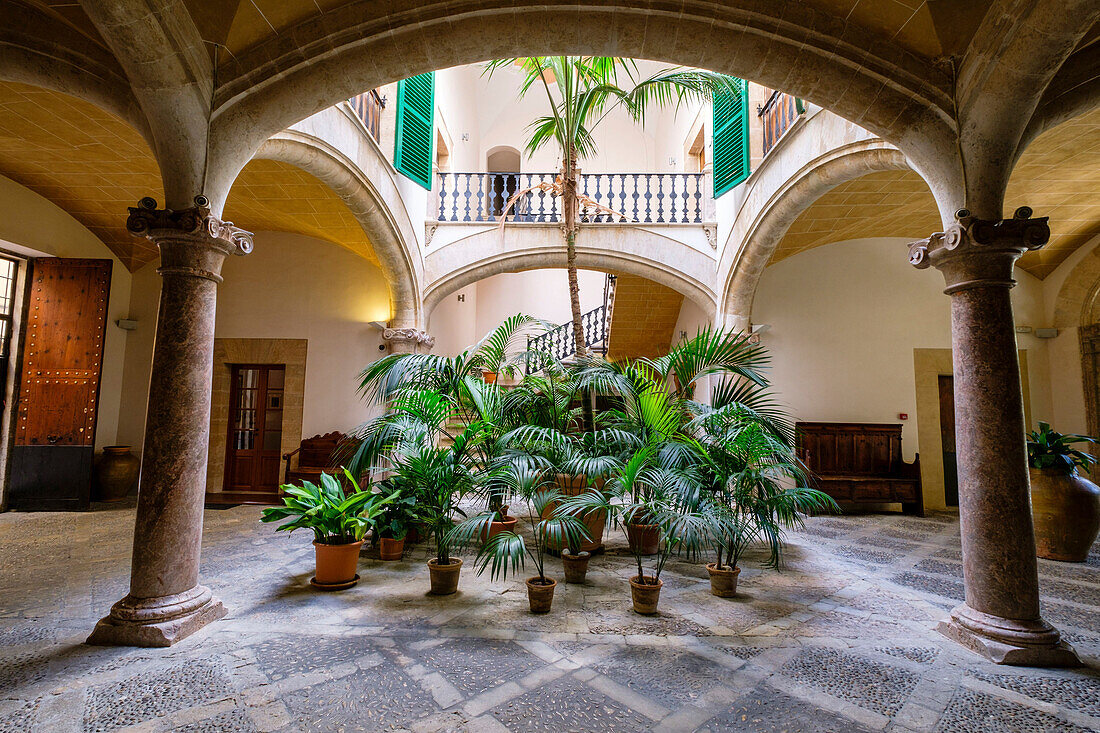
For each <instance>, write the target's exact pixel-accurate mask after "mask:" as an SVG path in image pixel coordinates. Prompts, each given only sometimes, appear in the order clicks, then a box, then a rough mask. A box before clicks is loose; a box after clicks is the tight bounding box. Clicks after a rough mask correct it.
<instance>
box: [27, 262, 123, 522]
mask: <svg viewBox="0 0 1100 733" xmlns="http://www.w3.org/2000/svg"><path fill="white" fill-rule="evenodd" d="M110 288H111V261H110V260H91V259H62V258H52V257H51V258H42V259H36V260H32V261H31V267H30V276H29V281H28V287H27V292H28V295H27V305H26V311H25V312H26V335H25V337H24V346H23V364H22V370H21V376H20V382H19V396H18V402H17V404H16V409H15V445H14V446H13V448H12V471H11V490H10V494H9V496H10V502H9V505H10V506H11V508H13V509H68V510H71V509H83V508H87V506H88V503H89V499H90V495H91V480H92V457H93V454H94V451H95V428H96V413H97V409H96V408H97V406H98V402H99V380H100V374H101V372H102V368H103V339H104V335H105V333H104V332H105V329H106V323H107V300H108V297H109V295H110Z"/></svg>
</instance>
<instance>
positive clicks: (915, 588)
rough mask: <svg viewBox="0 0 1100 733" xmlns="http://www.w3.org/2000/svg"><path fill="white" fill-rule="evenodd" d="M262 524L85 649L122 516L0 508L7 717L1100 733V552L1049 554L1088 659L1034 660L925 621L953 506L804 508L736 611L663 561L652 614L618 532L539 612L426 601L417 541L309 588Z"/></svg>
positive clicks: (295, 541) (468, 595) (126, 514)
mask: <svg viewBox="0 0 1100 733" xmlns="http://www.w3.org/2000/svg"><path fill="white" fill-rule="evenodd" d="M258 516H259V509H258V508H256V507H235V508H231V509H225V510H210V511H207V513H206V528H205V536H204V541H205V544H204V551H203V566H202V567H203V579H204V582H205V583H207V584H208V585H210V586H211V587H212V588H213V589H214V590H215V592H216V594H217V595H218V596H220V597H221V598H222V600H223V601H224V602H225V604H226V606H227V607H228V608H229V609H230V612H229V616H228V617H226V618H225V619H224V620H223V621H221V622H218V623H217V624H215V625H213V626H211V627H209V628H207V629H205V630H203V631H201V632H199V633H198V634H196V635H195V636H192V637H191V638H189V639H187V640H185V641H183V642H182V643H180V644H178V645H177V646H175V647H172V648H170V649H160V650H153V649H123V648H97V647H88V646H85V645H84V644H83V643H82V642H83V640H84V638H85V637H86V636H87V634H88V632H89V631H90V630H91V628H92V626H93V625H94V623H95V621H96V620H97V619H98V618H99V617H100V616H102V615H103V614H104V613H105V612H106V610H107V609H108V608H109V606H110V605H111V603H113V602H114V601H115V600H117V599H118V598H120V597H121V596H122V595H123V593H124V592H125V590H126V586H127V570H128V566H129V550H130V548H129V537H130V533H131V531H132V522H133V510H132V508H130V507H113V508H109V509H104V510H100V511H94V512H90V513H84V514H5V515H0V567H2V568H3V574H2V576H0V731H4V732H5V733H6V732H8V731H12V732H16V731H49V732H50V733H54V732H55V731H57V732H66V731H116V730H129V731H143V732H152V731H325V732H326V733H331V732H333V731H357V730H368V731H369V730H409V731H415V732H417V733H428V732H430V731H441V730H446V731H477V732H479V733H480V732H482V731H486V732H489V733H492V732H493V731H506V730H511V731H552V732H553V733H564V731H640V730H659V731H681V730H683V731H688V730H699V731H725V730H738V731H742V730H744V731H776V732H778V731H786V732H788V733H795V732H798V731H804V732H810V731H814V732H817V731H823V732H828V731H837V732H840V731H875V730H891V731H926V730H927V731H982V732H983V733H988V732H995V731H1086V730H1100V671H1097V670H1100V613H1097V608H1098V607H1100V548H1098V549H1096V550H1094V553H1093V555H1092V556H1091V557H1090V559H1089V561H1088V562H1087V563H1085V564H1081V565H1069V564H1061V563H1053V562H1047V561H1040V573H1041V583H1042V589H1043V601H1044V613H1045V615H1046V617H1047V618H1048V619H1050V620H1051V621H1053V622H1055V623H1057V624H1059V625H1060V627H1061V628H1062V629H1063V631H1064V632H1065V635H1066V637H1067V638H1069V639H1070V640H1071V641H1072V643H1073V644H1074V645H1075V646H1076V648H1077V649H1078V651H1079V652H1080V653H1081V655H1082V656H1083V657H1084V658H1085V659H1086V661H1087V663H1088V665H1089V667H1087V668H1085V669H1080V670H1072V671H1067V670H1028V669H1016V668H1007V667H998V666H996V665H992V664H989V663H987V662H985V661H984V660H982V659H980V658H979V657H977V656H975V655H974V654H972V653H970V652H968V651H966V650H964V649H962V648H961V647H959V646H956V645H955V644H953V643H951V642H949V641H948V640H946V639H945V638H943V637H941V636H939V635H938V634H936V633H935V632H934V631H933V630H932V629H933V628H934V626H935V624H936V622H937V621H938V620H940V619H942V618H945V617H946V616H947V613H948V611H949V609H950V608H951V607H952V606H953V605H954V604H956V603H957V602H958V601H959V600H960V599H961V598H962V570H961V564H960V554H959V530H958V522H957V521H956V520H954V519H953V518H951V517H949V516H939V517H930V518H927V519H916V518H910V517H900V516H892V515H878V516H851V517H817V518H812V519H810V520H809V521H808V523H807V526H806V528H805V529H804V530H803V531H800V532H797V533H793V534H792V535H791V546H790V548H789V551H788V553H787V556H786V561H787V566H786V569H785V570H784V571H783V572H781V573H778V572H775V571H769V570H762V569H761V568H760V560H761V559H762V555H761V554H760V553H754V554H752V555H751V556H750V557H749V558H748V559H747V560H746V562H744V563H743V566H744V571H743V572H742V574H741V580H740V589H741V594H740V596H739V597H737V598H734V599H720V598H716V597H714V596H711V595H710V594H709V592H708V585H707V581H706V571H705V569H704V568H702V566H701V565H692V564H687V563H679V562H676V563H670V566H669V567H668V568H667V569H666V571H665V574H664V575H663V576H662V577H663V578H664V580H665V586H664V589H663V590H662V594H661V601H660V608H661V613H660V615H659V616H657V617H654V618H646V617H642V616H637V615H635V614H634V613H633V612H632V611H631V610H630V600H629V590H628V587H627V582H626V578H627V576H628V575H630V568H631V559H630V557H629V556H628V555H626V553H625V548H624V544H625V543H624V541H623V540H622V539H621V538H620V537H618V536H615V537H613V541H612V542H611V543H609V550H608V552H607V553H606V554H605V555H602V556H599V557H597V558H595V559H594V560H593V561H592V566H591V569H590V571H589V578H588V583H587V584H585V585H580V586H576V585H573V586H567V585H564V584H559V586H558V591H557V595H556V597H555V599H554V609H553V611H552V613H551V614H549V615H547V616H532V615H531V614H529V613H528V612H527V609H526V605H527V600H526V596H525V593H524V590H523V586H522V582H521V581H520V580H513V579H509V580H508V581H507V582H501V583H489V582H487V581H486V580H484V579H479V578H477V577H476V576H475V575H474V573H472V572H470V568H469V566H467V567H465V568H464V569H463V573H462V580H461V586H460V587H461V591H460V593H459V594H457V595H455V596H451V597H448V598H434V597H431V596H428V595H426V593H425V591H426V590H427V570H426V568H425V567H424V564H423V563H424V560H426V559H427V557H428V553H427V550H426V549H425V548H423V547H416V548H414V549H413V550H412V551H411V552H410V553H409V554H408V555H407V559H406V560H405V561H402V562H398V563H382V562H380V561H378V560H377V559H372V558H371V557H370V555H369V554H368V555H366V556H365V557H364V558H363V559H362V560H361V563H360V574H361V575H362V581H361V582H360V584H359V585H358V586H357V587H355V588H354V589H352V590H349V591H345V592H343V593H334V594H324V593H318V592H315V591H313V590H311V589H310V588H309V586H308V583H307V581H308V579H309V577H310V575H311V574H312V572H311V571H312V565H313V549H312V547H311V546H310V544H309V541H310V538H309V536H307V535H305V534H302V533H299V534H297V535H295V536H287V535H285V534H280V535H276V534H275V532H274V531H273V530H272V528H271V527H270V526H269V525H261V524H259V522H258V521H257V518H258ZM468 565H469V563H468ZM553 567H554V570H555V573H554V574H555V575H556V576H557V577H559V579H560V577H561V570H560V566H559V565H558V564H557V562H556V561H555V563H554V565H553Z"/></svg>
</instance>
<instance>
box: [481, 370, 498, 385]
mask: <svg viewBox="0 0 1100 733" xmlns="http://www.w3.org/2000/svg"><path fill="white" fill-rule="evenodd" d="M481 378H482V379H484V380H485V384H496V383H497V373H496V372H482V373H481Z"/></svg>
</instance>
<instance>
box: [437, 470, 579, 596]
mask: <svg viewBox="0 0 1100 733" xmlns="http://www.w3.org/2000/svg"><path fill="white" fill-rule="evenodd" d="M505 476H506V480H507V481H508V483H509V485H510V488H511V490H512V492H513V493H514V494H515V495H516V496H517V497H520V498H522V499H523V502H524V503H525V504H526V505H527V521H528V523H529V525H530V526H531V539H530V541H528V540H527V539H526V538H524V536H523V535H521V534H520V533H519V532H517V531H515V530H514V529H510V530H507V531H503V532H500V533H498V534H496V535H494V536H493V537H490V538H489V540H488V541H486V542H484V543H482V542H481V537H482V536H483V533H484V532H485V530H486V528H487V527H488V524H489V523H490V522H492V520H493V516H494V515H493V513H492V512H486V513H484V514H480V515H478V516H474V517H470V518H469V519H467V520H466V521H464V522H462V523H461V524H459V525H457V526H456V527H455V528H454V529H453V530H452V531H451V535H450V541H451V542H453V543H454V544H456V545H464V546H473V545H480V549H479V550H478V555H477V560H476V561H475V564H476V566H477V572H478V575H481V574H482V573H484V572H485V571H486V570H489V577H490V578H491V579H492V580H494V581H495V580H497V579H498V578H499V579H501V580H505V579H507V577H508V572H509V569H511V572H512V573H513V574H514V573H516V572H518V571H519V570H520V569H522V568H523V567H524V564H525V561H526V560H527V559H528V558H529V559H530V560H531V561H532V562H533V563H534V565H535V570H536V571H537V573H538V574H537V575H535V576H533V577H530V578H528V579H527V598H528V601H529V603H530V606H531V613H547V612H549V611H550V608H551V605H552V604H553V601H554V589H555V588H556V587H557V582H556V581H555V580H554V579H553V578H549V577H547V575H546V550H547V548H548V547H549V546H558V547H561V546H562V545H563V544H565V545H566V546H572V547H577V546H579V545H580V543H581V542H582V541H583V540H584V539H587V538H588V531H587V530H586V529H585V526H584V524H583V523H582V522H581V521H580V520H579V519H577V518H576V517H575V516H572V515H569V514H566V513H559V512H553V513H550V515H549V516H547V514H548V512H547V508H548V507H551V506H553V505H555V504H556V503H559V502H560V501H561V499H562V495H561V492H560V491H558V489H557V488H555V487H554V486H553V485H552V484H551V482H550V481H549V480H548V479H547V478H546V475H545V474H544V473H543V472H541V471H539V470H538V469H535V468H533V467H531V466H528V465H523V464H519V465H514V466H512V467H510V469H509V470H508V471H507V472H506V474H505Z"/></svg>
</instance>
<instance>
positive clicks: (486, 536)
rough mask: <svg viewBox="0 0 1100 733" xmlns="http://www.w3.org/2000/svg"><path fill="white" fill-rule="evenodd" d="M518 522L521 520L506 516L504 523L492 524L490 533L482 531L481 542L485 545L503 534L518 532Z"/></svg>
mask: <svg viewBox="0 0 1100 733" xmlns="http://www.w3.org/2000/svg"><path fill="white" fill-rule="evenodd" d="M518 521H519V520H518V519H516V518H515V517H509V516H508V515H507V514H505V515H504V521H503V522H493V523H492V524H490V525H489V530H488V531H486V530H481V542H482V544H484V543H486V542H488V541H489V540H491V539H492V538H494V537H496V536H497V535H498V534H500V533H501V532H515V531H516V522H518Z"/></svg>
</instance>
